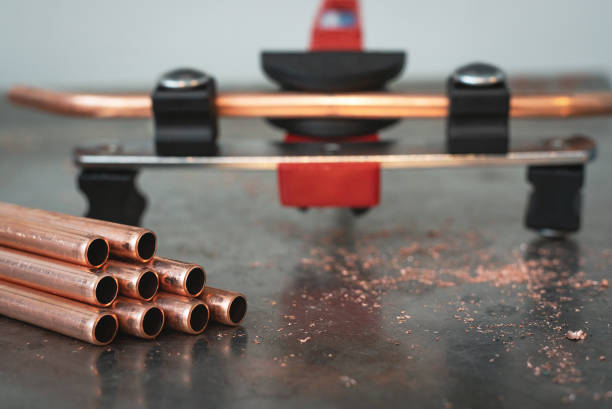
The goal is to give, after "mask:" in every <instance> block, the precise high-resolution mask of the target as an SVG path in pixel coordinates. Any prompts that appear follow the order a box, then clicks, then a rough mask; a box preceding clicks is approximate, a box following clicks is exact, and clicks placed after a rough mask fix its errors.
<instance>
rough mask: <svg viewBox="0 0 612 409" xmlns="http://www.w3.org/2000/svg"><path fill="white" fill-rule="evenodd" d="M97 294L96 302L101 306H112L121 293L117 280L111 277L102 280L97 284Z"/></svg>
mask: <svg viewBox="0 0 612 409" xmlns="http://www.w3.org/2000/svg"><path fill="white" fill-rule="evenodd" d="M95 292H96V300H97V301H98V302H99V303H100V305H101V306H103V307H107V306H109V305H111V304H112V303H113V301H115V299H116V298H117V294H118V293H119V284H118V283H117V279H116V278H115V277H113V276H110V275H107V276H104V277H102V278H100V280H98V282H97V283H96V287H95Z"/></svg>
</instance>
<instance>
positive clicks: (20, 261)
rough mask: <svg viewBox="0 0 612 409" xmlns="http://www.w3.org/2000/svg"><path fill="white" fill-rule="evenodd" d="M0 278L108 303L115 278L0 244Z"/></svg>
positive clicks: (114, 293)
mask: <svg viewBox="0 0 612 409" xmlns="http://www.w3.org/2000/svg"><path fill="white" fill-rule="evenodd" d="M0 278H2V279H4V280H6V281H10V282H13V283H16V284H19V285H23V286H27V287H32V288H36V289H38V290H41V291H46V292H48V293H52V294H56V295H59V296H62V297H68V298H72V299H74V300H78V301H82V302H86V303H88V304H93V305H99V306H108V305H110V304H111V303H112V302H113V301H114V300H115V298H116V297H117V290H118V284H117V280H116V279H115V278H114V277H112V276H111V275H110V274H107V273H105V272H103V271H101V270H98V269H93V268H87V267H83V266H77V265H75V264H68V263H65V262H63V261H58V260H52V259H49V258H45V257H41V256H37V255H34V254H31V253H24V252H21V251H17V250H12V249H7V248H2V247H0Z"/></svg>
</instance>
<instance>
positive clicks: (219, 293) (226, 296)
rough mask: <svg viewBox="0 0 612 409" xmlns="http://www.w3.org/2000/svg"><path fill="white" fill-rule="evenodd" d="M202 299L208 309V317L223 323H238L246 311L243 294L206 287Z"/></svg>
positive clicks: (245, 301)
mask: <svg viewBox="0 0 612 409" xmlns="http://www.w3.org/2000/svg"><path fill="white" fill-rule="evenodd" d="M200 298H201V299H202V300H204V302H205V303H206V305H208V308H209V309H210V319H212V320H213V321H217V322H219V323H221V324H225V325H239V324H240V323H241V322H242V320H243V319H244V317H245V316H246V313H247V300H246V297H245V296H244V295H243V294H240V293H236V292H234V291H228V290H222V289H219V288H212V287H206V289H205V290H204V292H203V293H202V295H201V296H200Z"/></svg>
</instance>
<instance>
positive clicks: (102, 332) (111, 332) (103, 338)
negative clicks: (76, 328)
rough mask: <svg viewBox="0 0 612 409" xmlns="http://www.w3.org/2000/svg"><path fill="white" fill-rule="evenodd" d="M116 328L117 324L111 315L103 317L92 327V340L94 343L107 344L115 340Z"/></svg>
mask: <svg viewBox="0 0 612 409" xmlns="http://www.w3.org/2000/svg"><path fill="white" fill-rule="evenodd" d="M118 328H119V323H118V322H117V319H116V318H115V317H114V316H113V315H103V316H102V317H101V318H100V319H99V320H98V322H96V325H95V327H94V338H95V340H96V342H99V343H100V344H108V343H109V342H111V341H112V340H113V339H114V338H115V335H117V330H118Z"/></svg>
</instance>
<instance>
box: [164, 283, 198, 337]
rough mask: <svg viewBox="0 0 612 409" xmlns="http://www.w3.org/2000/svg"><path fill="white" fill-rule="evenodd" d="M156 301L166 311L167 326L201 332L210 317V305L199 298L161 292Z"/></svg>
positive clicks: (195, 332)
mask: <svg viewBox="0 0 612 409" xmlns="http://www.w3.org/2000/svg"><path fill="white" fill-rule="evenodd" d="M154 303H155V304H156V305H157V306H159V308H161V309H162V310H163V311H164V315H165V317H166V325H167V326H169V327H170V328H172V329H175V330H177V331H181V332H186V333H187V334H201V333H202V331H204V329H205V328H206V325H207V324H208V320H209V318H210V311H209V309H208V306H207V305H206V304H205V303H204V302H203V301H202V300H200V299H198V298H189V297H183V296H181V295H176V294H170V293H166V292H160V293H158V294H157V295H156V296H155V299H154Z"/></svg>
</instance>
